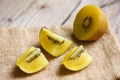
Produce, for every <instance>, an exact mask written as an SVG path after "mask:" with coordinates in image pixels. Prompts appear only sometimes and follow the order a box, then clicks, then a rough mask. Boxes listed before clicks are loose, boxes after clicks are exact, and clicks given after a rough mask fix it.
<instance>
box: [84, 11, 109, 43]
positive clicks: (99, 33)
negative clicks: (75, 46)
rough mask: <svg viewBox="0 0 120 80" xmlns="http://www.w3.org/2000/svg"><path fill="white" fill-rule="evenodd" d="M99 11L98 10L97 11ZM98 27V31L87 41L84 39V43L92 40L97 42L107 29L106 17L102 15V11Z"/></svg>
mask: <svg viewBox="0 0 120 80" xmlns="http://www.w3.org/2000/svg"><path fill="white" fill-rule="evenodd" d="M99 10H100V9H99ZM100 14H101V15H100V19H101V20H100V24H101V25H100V26H99V29H98V30H97V31H96V33H95V34H94V35H93V36H91V37H90V38H89V39H86V40H85V41H93V40H97V39H99V38H100V37H102V36H103V35H104V34H105V32H106V31H107V29H108V20H107V17H106V15H105V14H104V13H103V11H101V10H100Z"/></svg>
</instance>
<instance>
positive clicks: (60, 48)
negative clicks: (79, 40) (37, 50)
mask: <svg viewBox="0 0 120 80" xmlns="http://www.w3.org/2000/svg"><path fill="white" fill-rule="evenodd" d="M47 36H50V37H51V38H52V39H54V40H56V41H59V42H60V44H55V43H53V41H51V40H49V39H48V37H47ZM40 44H41V46H42V47H43V48H44V49H45V50H46V51H47V52H48V53H49V54H51V55H53V56H55V57H57V56H60V55H62V54H63V53H64V52H65V51H66V50H67V49H68V48H69V47H70V46H71V44H72V42H71V41H70V40H68V39H66V38H63V37H61V36H59V35H58V34H56V33H54V32H52V31H50V30H48V29H46V28H42V29H41V31H40Z"/></svg>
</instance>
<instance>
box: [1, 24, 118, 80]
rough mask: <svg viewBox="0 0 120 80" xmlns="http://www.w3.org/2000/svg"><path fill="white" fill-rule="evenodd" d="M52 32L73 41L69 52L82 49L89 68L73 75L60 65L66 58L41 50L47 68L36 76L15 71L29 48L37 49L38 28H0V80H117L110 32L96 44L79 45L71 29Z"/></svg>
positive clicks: (59, 29)
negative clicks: (47, 62) (17, 63)
mask: <svg viewBox="0 0 120 80" xmlns="http://www.w3.org/2000/svg"><path fill="white" fill-rule="evenodd" d="M49 28H50V26H49ZM51 29H52V30H53V31H55V32H57V33H58V34H60V35H62V36H64V37H66V38H68V39H70V40H72V41H73V45H72V47H71V49H72V48H73V47H74V46H79V45H81V44H82V45H84V47H85V48H86V49H87V51H88V52H89V54H90V55H91V56H92V58H93V62H92V64H91V65H90V66H88V67H87V68H85V69H83V70H81V71H78V72H72V71H69V70H67V69H66V68H64V67H63V66H62V65H61V61H62V59H63V57H64V56H65V55H66V54H64V55H62V56H60V57H58V58H54V57H52V56H51V55H49V54H48V53H46V52H45V51H44V50H43V49H42V48H41V49H42V51H43V53H44V54H45V56H46V57H47V59H48V60H49V62H50V63H49V65H48V66H47V67H46V68H45V69H43V70H41V71H40V72H38V73H36V74H31V75H28V74H25V73H23V72H22V71H21V70H19V69H18V67H16V65H15V62H16V60H17V59H18V57H19V56H20V55H21V54H22V53H23V52H24V51H25V50H26V49H28V48H29V47H31V46H35V47H40V44H39V38H38V36H39V30H40V27H36V28H35V27H34V28H20V27H16V28H15V27H14V28H10V27H9V28H0V34H1V35H0V53H2V54H0V79H1V80H7V79H9V80H116V79H118V78H120V72H119V71H120V55H119V54H120V48H119V47H118V45H117V43H116V41H115V39H114V37H113V35H112V33H111V31H110V30H108V31H107V33H106V34H105V35H104V36H103V37H102V38H100V39H99V40H97V41H93V42H80V41H78V40H77V39H76V38H75V37H74V36H73V32H72V26H52V27H51ZM106 40H107V41H106ZM68 51H69V50H68ZM68 51H67V53H68Z"/></svg>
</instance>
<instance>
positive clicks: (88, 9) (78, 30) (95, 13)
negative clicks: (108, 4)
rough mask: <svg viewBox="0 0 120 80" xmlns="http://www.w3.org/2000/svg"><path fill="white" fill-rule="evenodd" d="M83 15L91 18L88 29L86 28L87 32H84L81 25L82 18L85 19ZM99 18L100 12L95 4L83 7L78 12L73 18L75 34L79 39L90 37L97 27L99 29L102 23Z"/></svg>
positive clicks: (94, 33)
mask: <svg viewBox="0 0 120 80" xmlns="http://www.w3.org/2000/svg"><path fill="white" fill-rule="evenodd" d="M85 17H91V18H92V23H91V25H90V27H89V29H88V30H87V32H85V29H84V28H83V27H82V25H81V24H82V22H83V20H84V19H85ZM100 20H101V12H100V9H99V8H97V7H96V6H92V5H89V6H85V7H83V8H82V9H81V10H80V11H79V12H78V14H77V16H76V18H75V21H74V34H75V36H76V37H77V38H78V39H79V40H87V39H90V38H91V37H92V36H94V35H96V32H97V31H98V29H100V26H102V23H101V21H100ZM103 27H104V26H103ZM100 34H101V33H100ZM96 36H97V35H96Z"/></svg>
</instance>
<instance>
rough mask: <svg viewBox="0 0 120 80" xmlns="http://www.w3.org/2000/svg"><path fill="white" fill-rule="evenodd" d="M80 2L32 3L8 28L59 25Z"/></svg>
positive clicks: (75, 0)
mask: <svg viewBox="0 0 120 80" xmlns="http://www.w3.org/2000/svg"><path fill="white" fill-rule="evenodd" d="M80 1H81V0H74V1H73V0H64V1H63V0H57V1H56V0H47V1H46V2H45V3H44V4H42V6H41V4H40V5H38V3H34V4H33V5H32V6H31V8H29V9H28V10H27V11H26V12H25V13H23V14H22V15H21V16H20V17H19V18H17V19H16V20H14V21H13V22H12V24H10V26H23V27H26V26H28V27H29V26H43V25H61V23H62V22H63V21H64V20H65V19H66V17H67V16H68V15H69V13H70V12H71V11H72V10H73V9H74V7H75V6H76V4H77V3H78V2H80Z"/></svg>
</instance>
